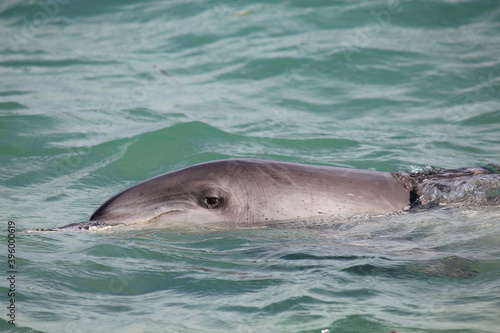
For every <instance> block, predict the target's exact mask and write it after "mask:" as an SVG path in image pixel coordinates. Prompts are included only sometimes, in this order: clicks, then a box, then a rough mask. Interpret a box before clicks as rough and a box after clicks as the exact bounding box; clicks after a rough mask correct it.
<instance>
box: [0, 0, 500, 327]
mask: <svg viewBox="0 0 500 333" xmlns="http://www.w3.org/2000/svg"><path fill="white" fill-rule="evenodd" d="M499 18H500V6H499V5H498V2H497V1H496V0H495V1H493V0H492V1H449V0H448V1H445V0H441V1H438V0H435V1H401V2H398V1H390V2H386V1H369V2H367V1H335V2H333V1H330V2H329V1H308V2H297V1H273V2H271V1H266V2H258V1H251V2H250V1H247V2H244V1H238V0H234V1H229V0H216V1H173V0H172V1H168V2H167V1H142V2H141V1H137V0H129V1H66V0H65V1H62V0H61V1H60V2H56V1H55V0H53V1H50V0H48V1H40V2H38V1H3V2H1V4H0V29H1V31H2V34H1V36H0V117H1V118H0V168H1V170H0V171H1V173H0V193H1V197H0V210H1V212H2V219H3V221H4V223H5V227H4V228H3V231H2V234H3V235H5V236H2V237H3V239H4V241H3V245H1V246H2V252H0V253H1V264H2V272H3V273H2V276H4V273H5V272H7V269H8V268H7V258H6V254H7V245H8V244H7V240H6V239H7V238H6V237H7V228H6V225H7V221H8V220H13V221H15V223H16V232H17V233H16V235H17V238H16V255H17V259H16V264H17V270H18V273H17V275H16V277H17V279H16V289H17V290H16V296H15V300H16V305H17V307H16V325H17V326H16V328H15V329H14V328H13V326H12V325H10V324H8V323H7V320H9V318H8V317H7V316H6V309H5V308H6V306H7V304H8V301H9V297H8V296H7V294H8V289H9V286H8V283H7V282H8V281H7V280H6V279H5V278H2V279H1V282H0V293H1V295H2V297H1V298H0V299H1V303H2V309H4V310H2V311H1V312H0V328H1V329H2V330H4V331H9V330H12V331H16V332H17V331H19V332H238V333H239V332H241V333H249V332H321V331H323V332H326V331H325V330H329V332H335V333H339V332H385V333H387V332H389V331H390V330H396V331H397V332H497V331H498V327H499V325H500V320H499V319H498V313H499V312H500V298H499V297H498V291H499V288H500V282H499V281H500V252H499V250H498V243H499V241H500V239H499V236H498V235H500V226H499V224H498V221H499V210H498V206H493V207H482V208H471V209H467V208H464V209H436V210H432V211H428V212H419V213H417V214H403V215H396V216H389V217H377V218H371V219H362V220H355V221H330V222H329V223H328V222H325V223H321V224H320V225H315V226H309V227H307V228H298V227H296V226H294V225H293V224H292V225H289V226H276V227H269V228H264V229H244V228H242V229H236V230H222V229H210V228H206V229H186V230H158V229H146V228H145V229H130V230H126V229H125V230H122V229H118V230H108V231H105V232H100V233H94V232H90V233H85V232H84V233H23V232H22V231H23V230H26V229H30V228H40V227H54V226H61V225H64V224H67V223H72V222H78V221H83V220H86V219H87V218H88V217H89V216H90V214H91V213H92V212H93V211H94V210H95V209H96V208H97V207H98V206H99V205H100V204H101V203H102V202H103V201H104V200H105V199H106V198H107V197H109V196H110V195H112V194H114V193H116V192H117V191H119V190H121V189H123V188H125V187H126V186H129V185H132V184H134V183H135V182H137V181H140V180H143V179H146V178H148V177H151V176H154V175H157V174H160V173H163V172H167V171H170V170H174V169H178V168H181V167H184V166H187V165H191V164H194V163H198V162H203V161H208V160H214V159H221V158H236V157H254V158H263V159H272V160H281V161H290V162H301V163H310V164H321V165H331V166H340V167H352V168H360V169H372V170H379V171H397V170H410V169H412V168H415V167H425V166H426V165H433V166H439V167H447V168H454V167H463V166H471V165H478V164H485V163H489V162H496V163H498V162H499V160H498V156H500V145H499V143H500V134H499V133H500V131H499V127H500V126H499V124H500V111H499V107H498V105H499V101H500V94H499V89H500V60H499V57H498V54H499V47H498V45H500V33H499V32H500V23H499V22H500V20H499Z"/></svg>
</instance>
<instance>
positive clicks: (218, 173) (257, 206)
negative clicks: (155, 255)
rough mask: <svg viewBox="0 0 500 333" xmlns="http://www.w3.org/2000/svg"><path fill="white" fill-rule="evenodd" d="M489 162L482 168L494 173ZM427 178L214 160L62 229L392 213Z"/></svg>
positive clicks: (134, 191) (140, 188)
mask: <svg viewBox="0 0 500 333" xmlns="http://www.w3.org/2000/svg"><path fill="white" fill-rule="evenodd" d="M485 170H486V169H485ZM485 170H483V172H479V173H487V170H486V171H485ZM462 174H463V172H462ZM472 174H474V172H472ZM495 176H498V175H495ZM424 178H425V177H424ZM496 179H497V181H498V177H497V178H496ZM422 183H423V180H422V179H419V178H418V177H416V176H415V174H409V173H404V172H398V173H392V174H391V173H387V172H378V171H365V170H354V169H345V168H337V167H326V166H314V165H304V164H295V163H285V162H275V161H266V160H256V159H229V160H220V161H212V162H207V163H201V164H196V165H193V166H190V167H187V168H184V169H180V170H176V171H172V172H168V173H165V174H162V175H159V176H156V177H154V178H150V179H148V180H145V181H143V182H140V183H138V184H136V185H133V186H131V187H129V188H127V189H125V190H123V191H122V192H120V193H118V194H116V195H114V196H113V197H111V198H110V199H108V200H107V201H106V202H105V203H104V204H102V205H101V206H100V207H99V208H98V209H97V210H96V211H95V212H94V213H93V214H92V216H91V217H90V219H89V221H85V222H79V223H73V224H69V225H66V226H63V227H60V228H57V229H76V230H86V229H94V228H100V227H104V226H113V225H132V224H151V223H154V224H155V225H159V226H169V225H183V224H184V225H185V224H214V223H223V224H225V225H228V224H234V225H238V226H254V225H259V224H265V223H269V222H273V221H293V220H310V219H318V218H320V219H321V218H335V217H352V216H357V215H364V214H389V213H394V212H398V211H402V210H404V209H406V208H409V207H410V206H412V205H415V204H416V203H418V200H419V195H420V194H421V193H419V191H420V192H422V188H421V187H420V188H419V184H422ZM42 230H43V229H42ZM44 230H50V229H44Z"/></svg>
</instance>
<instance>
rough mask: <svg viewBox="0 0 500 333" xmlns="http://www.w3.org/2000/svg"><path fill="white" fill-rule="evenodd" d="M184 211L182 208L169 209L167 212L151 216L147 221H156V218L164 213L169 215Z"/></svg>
mask: <svg viewBox="0 0 500 333" xmlns="http://www.w3.org/2000/svg"><path fill="white" fill-rule="evenodd" d="M180 212H182V210H180V209H174V210H169V211H168V212H165V213H161V214H160V215H157V216H155V217H153V218H150V219H149V220H147V221H146V223H150V222H151V221H154V220H156V219H157V218H159V217H160V216H163V215H168V214H173V213H180Z"/></svg>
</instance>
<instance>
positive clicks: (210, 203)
mask: <svg viewBox="0 0 500 333" xmlns="http://www.w3.org/2000/svg"><path fill="white" fill-rule="evenodd" d="M222 201H223V200H222V198H218V197H205V198H203V204H204V205H205V207H207V208H208V209H213V208H217V207H219V206H220V205H221V204H222Z"/></svg>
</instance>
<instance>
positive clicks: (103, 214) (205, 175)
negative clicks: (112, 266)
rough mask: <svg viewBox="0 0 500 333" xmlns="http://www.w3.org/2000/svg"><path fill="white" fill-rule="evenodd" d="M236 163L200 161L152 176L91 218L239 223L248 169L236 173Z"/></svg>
mask: <svg viewBox="0 0 500 333" xmlns="http://www.w3.org/2000/svg"><path fill="white" fill-rule="evenodd" d="M236 164H237V161H231V160H227V161H217V162H212V163H204V164H198V165H194V166H191V167H188V168H185V169H181V170H177V171H173V172H170V173H166V174H163V175H160V176H157V177H154V178H151V179H148V180H146V181H143V182H141V183H139V184H136V185H134V186H132V187H129V188H128V189H126V190H124V191H122V192H120V193H118V194H116V195H115V196H113V197H111V198H110V199H108V200H107V201H106V202H105V203H104V204H103V205H102V206H101V207H99V208H98V209H97V210H96V211H95V212H94V213H93V214H92V216H91V217H90V221H97V222H100V223H103V224H135V223H149V222H152V223H184V222H189V223H202V224H203V223H214V222H239V221H240V220H241V219H242V216H243V215H245V214H244V213H243V211H244V207H246V206H247V205H246V203H245V197H246V196H245V195H243V194H244V193H243V191H244V187H243V186H242V177H244V172H238V173H237V174H235V173H234V172H233V171H234V169H235V168H238V166H237V165H236ZM240 171H242V170H241V169H240ZM245 216H246V215H245Z"/></svg>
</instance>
